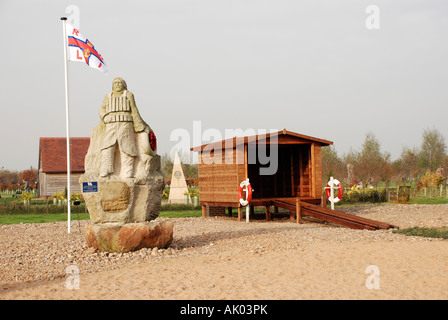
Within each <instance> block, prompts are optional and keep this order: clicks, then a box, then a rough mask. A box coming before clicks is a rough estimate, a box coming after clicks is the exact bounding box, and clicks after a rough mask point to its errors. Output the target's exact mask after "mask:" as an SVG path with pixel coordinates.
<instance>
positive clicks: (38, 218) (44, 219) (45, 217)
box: [0, 210, 202, 225]
mask: <svg viewBox="0 0 448 320" xmlns="http://www.w3.org/2000/svg"><path fill="white" fill-rule="evenodd" d="M200 216H202V210H182V211H174V210H173V211H161V212H160V215H159V217H162V218H188V217H200ZM78 217H79V220H89V219H90V216H89V214H88V213H79V214H78V213H72V214H71V220H72V221H75V220H78ZM58 221H67V214H66V213H37V214H28V213H20V214H2V215H0V225H3V224H19V223H49V222H58Z"/></svg>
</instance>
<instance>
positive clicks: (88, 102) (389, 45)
mask: <svg viewBox="0 0 448 320" xmlns="http://www.w3.org/2000/svg"><path fill="white" fill-rule="evenodd" d="M69 5H76V6H78V8H79V10H80V15H79V17H80V31H81V33H82V34H83V35H84V36H86V37H87V38H88V39H89V40H90V41H91V42H92V43H93V44H94V45H95V48H96V49H97V50H98V51H99V52H100V54H101V55H102V56H103V58H104V60H105V62H106V64H107V66H108V69H109V75H107V76H106V75H105V74H103V73H102V72H100V71H98V70H94V69H91V68H88V67H87V66H86V65H83V64H81V63H70V65H69V72H70V74H69V83H70V111H71V114H70V119H71V122H70V126H71V134H70V135H71V136H72V137H80V136H89V135H90V131H91V130H92V128H93V127H94V126H95V125H96V124H97V122H98V121H99V117H98V109H99V106H100V104H101V102H102V99H103V97H104V95H105V94H106V93H107V92H109V91H110V90H111V83H112V79H113V78H114V77H116V76H121V77H123V78H124V79H125V80H126V81H127V84H128V89H129V90H130V91H132V92H133V93H134V95H135V98H136V102H137V106H138V107H139V110H140V113H141V115H142V117H143V119H144V120H145V121H146V122H148V124H149V125H150V126H151V127H152V128H153V130H154V131H155V133H156V135H157V138H158V147H159V148H158V149H159V150H158V151H159V153H160V154H163V153H165V152H169V151H170V149H171V147H172V146H173V145H175V144H176V143H177V142H176V141H173V142H172V141H170V133H171V132H173V130H175V129H177V128H184V129H186V130H188V131H190V132H192V126H193V121H201V125H202V130H205V129H208V128H216V129H218V130H220V131H221V132H222V134H223V135H224V130H225V129H226V128H227V129H232V128H233V129H236V128H242V129H246V128H254V129H267V130H269V129H271V128H276V129H283V128H286V129H287V130H290V131H295V132H299V133H302V134H306V135H311V136H315V137H318V138H323V139H328V140H331V141H333V142H334V145H335V147H336V150H337V151H338V154H339V155H342V154H344V153H346V152H348V151H349V150H350V148H351V147H352V148H354V149H356V150H359V149H360V147H361V145H362V142H363V141H364V138H365V135H366V133H367V132H369V131H371V132H373V133H374V135H375V136H376V137H377V139H378V140H379V141H380V143H381V147H382V151H388V152H390V153H391V154H392V158H393V159H395V158H397V157H399V155H400V153H401V151H402V149H403V147H404V146H407V147H414V146H416V147H419V146H420V144H421V140H422V133H423V130H424V129H425V128H432V127H435V128H437V129H438V130H439V131H440V132H441V133H442V134H443V135H444V136H445V137H448V126H447V125H446V121H447V119H448V117H447V116H448V109H447V102H448V90H447V88H446V87H447V75H448V63H447V57H448V42H447V34H448V33H447V31H448V19H447V17H448V10H447V9H448V3H447V2H446V1H435V0H426V1H410V0H406V1H405V0H403V1H385V0H383V1H379V0H377V1H370V0H369V1H363V0H353V1H334V0H332V1H330V0H329V1H316V0H313V1H311V0H308V1H297V0H296V1H292V0H290V1H286V0H251V1H249V0H238V1H237V0H231V1H229V0H196V1H190V0H183V1H181V0H171V1H167V0H153V1H126V2H123V1H21V0H16V1H5V0H0V30H1V31H0V33H1V39H2V42H1V43H2V44H1V50H0V70H1V72H0V97H1V102H0V110H1V125H0V137H1V141H2V142H1V149H0V150H1V151H0V168H1V167H4V168H6V169H11V170H23V169H27V168H29V167H30V166H33V167H35V168H36V167H37V166H38V163H37V161H38V143H39V137H52V136H59V137H64V136H65V127H66V126H65V100H64V70H63V44H62V24H61V21H60V17H61V16H64V15H67V14H66V12H65V10H66V8H67V6H69ZM368 5H376V6H377V7H378V8H379V9H380V29H379V30H368V29H367V28H366V26H365V21H366V19H367V17H368V16H369V14H366V12H365V10H366V7H367V6H368ZM206 142H207V141H204V143H206Z"/></svg>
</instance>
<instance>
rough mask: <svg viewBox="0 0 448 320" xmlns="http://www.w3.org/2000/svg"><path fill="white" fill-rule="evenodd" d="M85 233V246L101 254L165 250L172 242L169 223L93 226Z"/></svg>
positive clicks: (154, 222)
mask: <svg viewBox="0 0 448 320" xmlns="http://www.w3.org/2000/svg"><path fill="white" fill-rule="evenodd" d="M85 231H86V239H87V245H88V246H89V247H94V248H96V249H98V250H100V251H103V252H129V251H135V250H140V249H142V248H154V247H157V248H167V247H169V245H170V244H171V242H172V241H173V223H172V222H169V221H151V222H140V223H127V224H117V223H103V224H94V225H88V226H87V227H86V230H85Z"/></svg>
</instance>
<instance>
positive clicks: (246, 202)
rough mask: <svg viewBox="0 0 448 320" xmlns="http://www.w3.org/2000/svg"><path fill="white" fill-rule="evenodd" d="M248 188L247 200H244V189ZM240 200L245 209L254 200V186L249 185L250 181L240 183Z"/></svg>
mask: <svg viewBox="0 0 448 320" xmlns="http://www.w3.org/2000/svg"><path fill="white" fill-rule="evenodd" d="M244 187H246V190H247V193H246V194H247V196H246V200H244V199H243V188H244ZM238 198H239V199H240V203H241V205H242V206H243V207H245V206H247V205H248V204H249V202H250V201H251V200H252V186H251V185H250V183H249V179H246V180H244V181H243V182H241V183H240V187H239V189H238Z"/></svg>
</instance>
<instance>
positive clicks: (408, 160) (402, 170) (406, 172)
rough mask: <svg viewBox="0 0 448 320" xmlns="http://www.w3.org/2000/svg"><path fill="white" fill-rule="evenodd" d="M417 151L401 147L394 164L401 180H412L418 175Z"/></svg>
mask: <svg viewBox="0 0 448 320" xmlns="http://www.w3.org/2000/svg"><path fill="white" fill-rule="evenodd" d="M418 154H419V151H418V150H416V149H415V148H414V149H409V148H406V147H405V148H403V151H402V152H401V156H400V158H399V159H398V160H397V161H396V162H395V166H396V169H397V172H398V175H399V177H400V178H401V180H404V181H409V182H411V181H414V180H415V179H416V178H417V176H418V161H419V156H418Z"/></svg>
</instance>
